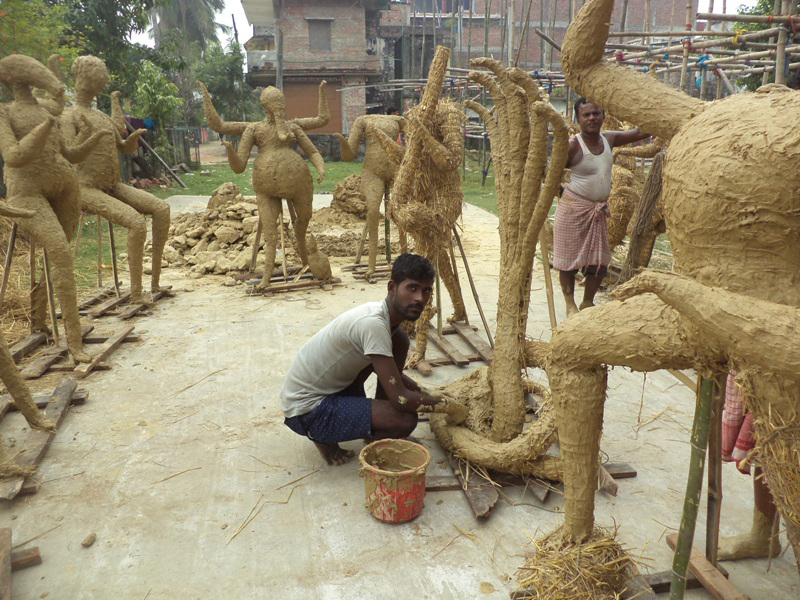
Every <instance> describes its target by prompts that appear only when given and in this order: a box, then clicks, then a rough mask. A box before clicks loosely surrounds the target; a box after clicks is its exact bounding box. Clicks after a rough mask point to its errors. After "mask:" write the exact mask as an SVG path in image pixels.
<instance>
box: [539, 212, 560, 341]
mask: <svg viewBox="0 0 800 600" xmlns="http://www.w3.org/2000/svg"><path fill="white" fill-rule="evenodd" d="M539 246H540V248H541V251H542V269H543V270H544V287H545V294H546V295H547V312H548V313H549V314H550V329H551V331H555V330H556V327H558V322H557V321H556V305H555V298H554V297H553V277H552V276H551V274H550V249H549V248H550V233H549V232H548V230H547V224H546V223H545V225H544V227H542V228H541V229H540V230H539Z"/></svg>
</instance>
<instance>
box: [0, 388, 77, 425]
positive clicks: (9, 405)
mask: <svg viewBox="0 0 800 600" xmlns="http://www.w3.org/2000/svg"><path fill="white" fill-rule="evenodd" d="M52 397H53V394H51V393H47V392H42V393H39V394H34V395H33V403H34V404H35V405H36V407H37V408H47V405H48V404H49V403H50V398H52ZM88 397H89V392H87V391H86V390H84V389H80V390H77V391H76V392H75V393H74V394H72V401H71V402H70V403H69V404H70V406H78V405H80V404H85V403H86V399H87V398H88ZM15 410H17V405H16V404H14V401H13V400H11V395H10V394H3V395H2V396H0V418H2V417H3V416H4V415H5V414H6V413H9V412H13V411H15Z"/></svg>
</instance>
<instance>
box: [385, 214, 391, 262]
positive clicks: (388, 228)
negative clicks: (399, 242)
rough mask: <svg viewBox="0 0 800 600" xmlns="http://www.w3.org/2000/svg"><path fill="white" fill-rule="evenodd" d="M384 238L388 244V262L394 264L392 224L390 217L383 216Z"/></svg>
mask: <svg viewBox="0 0 800 600" xmlns="http://www.w3.org/2000/svg"><path fill="white" fill-rule="evenodd" d="M383 239H384V242H385V245H386V262H387V263H388V264H392V226H391V223H390V222H389V217H383Z"/></svg>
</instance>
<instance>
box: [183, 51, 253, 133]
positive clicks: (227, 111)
mask: <svg viewBox="0 0 800 600" xmlns="http://www.w3.org/2000/svg"><path fill="white" fill-rule="evenodd" d="M243 62H244V52H243V51H242V47H241V46H240V45H239V44H237V43H236V42H235V41H233V40H231V42H230V44H229V45H228V51H227V52H226V51H225V49H224V48H223V47H222V46H221V45H220V44H211V45H209V47H208V48H207V50H206V53H205V57H204V59H203V61H202V62H200V63H198V64H197V65H196V67H195V78H196V79H198V80H199V81H202V82H203V83H205V84H206V87H207V88H208V91H209V93H210V94H211V97H212V98H213V99H214V106H215V107H216V109H217V111H218V112H219V114H220V116H222V118H223V119H224V120H226V121H250V120H260V119H261V115H260V112H259V106H258V101H257V100H256V98H255V96H253V91H252V89H251V88H250V86H249V85H247V83H246V82H245V76H244V71H243V69H242V63H243Z"/></svg>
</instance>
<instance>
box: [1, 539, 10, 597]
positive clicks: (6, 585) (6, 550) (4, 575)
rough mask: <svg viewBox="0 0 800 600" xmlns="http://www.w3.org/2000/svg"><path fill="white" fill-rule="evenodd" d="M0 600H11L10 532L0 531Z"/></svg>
mask: <svg viewBox="0 0 800 600" xmlns="http://www.w3.org/2000/svg"><path fill="white" fill-rule="evenodd" d="M0 600H11V530H10V529H8V528H7V527H4V528H3V529H0Z"/></svg>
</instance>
